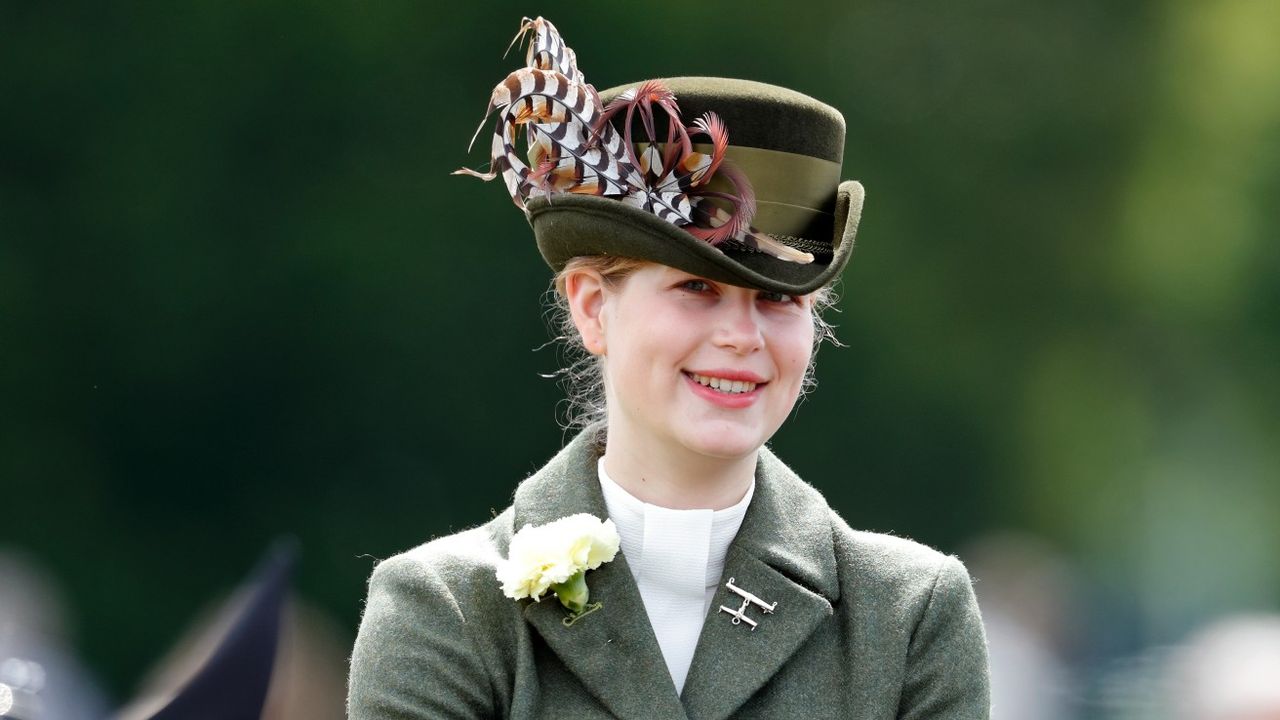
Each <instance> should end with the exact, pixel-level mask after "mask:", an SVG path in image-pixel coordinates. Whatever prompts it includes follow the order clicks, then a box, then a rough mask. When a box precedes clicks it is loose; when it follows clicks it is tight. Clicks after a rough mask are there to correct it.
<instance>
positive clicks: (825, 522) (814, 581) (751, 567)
mask: <svg viewBox="0 0 1280 720" xmlns="http://www.w3.org/2000/svg"><path fill="white" fill-rule="evenodd" d="M830 517H831V511H830V509H829V507H828V505H827V503H826V501H825V500H824V499H823V498H822V495H821V494H819V493H818V491H817V490H815V489H813V488H812V487H811V486H809V485H807V484H806V483H804V482H803V481H802V480H801V479H800V478H799V477H797V476H796V475H795V473H793V472H792V471H791V470H790V468H788V467H787V466H786V465H784V464H783V463H782V462H781V461H780V460H778V459H777V457H775V456H774V455H773V453H772V452H770V451H769V450H768V449H767V448H761V449H760V459H759V462H758V463H757V465H756V489H755V495H754V496H753V497H752V499H751V504H750V505H749V506H748V507H747V512H746V515H744V516H743V519H742V526H741V528H739V530H738V534H737V536H736V537H735V538H734V540H733V542H732V543H730V545H729V551H728V554H727V556H726V557H725V569H724V575H723V576H722V577H721V578H720V586H719V588H718V589H717V591H716V595H715V598H714V599H713V600H712V603H711V609H710V611H709V612H708V613H707V618H706V621H705V623H704V624H703V626H702V634H701V635H700V636H699V638H698V645H697V647H696V649H695V650H694V655H693V661H692V665H691V666H690V669H689V676H688V678H687V679H686V681H685V686H684V692H683V694H682V700H683V704H684V707H685V710H686V712H687V714H688V717H689V718H690V719H691V720H723V718H727V717H729V716H730V715H732V714H733V713H734V711H736V710H737V709H738V708H739V707H740V706H741V705H742V704H743V703H744V702H746V700H747V699H748V698H750V697H751V696H752V695H754V694H755V693H756V692H757V691H758V690H759V689H760V688H761V687H762V686H763V685H764V684H765V683H766V682H767V681H768V680H769V678H771V677H772V676H773V675H774V674H775V673H776V672H777V671H778V669H779V668H781V667H782V665H783V664H784V663H785V662H786V661H787V659H788V658H790V657H791V656H792V655H793V654H794V653H795V652H796V651H797V650H798V649H800V647H801V646H802V645H803V644H804V642H805V641H806V640H807V639H808V638H809V636H810V635H811V634H813V632H814V630H816V629H817V628H818V626H819V625H820V624H821V623H822V622H823V621H824V620H826V619H827V618H829V617H831V615H832V613H833V609H832V606H833V604H834V603H835V602H836V601H837V600H838V599H839V596H840V589H839V588H840V586H839V582H838V580H837V568H836V560H835V551H834V549H833V546H832V540H831V533H832V528H831V520H830ZM730 578H733V584H734V585H735V586H736V587H738V588H741V589H743V590H745V591H747V592H750V593H752V594H753V595H756V596H757V597H759V598H760V599H762V600H763V601H765V602H767V603H774V602H776V603H777V605H776V607H775V608H774V610H773V612H772V613H769V614H765V613H764V612H763V608H761V607H759V606H758V605H756V604H754V603H749V604H748V607H747V608H746V610H745V613H746V615H747V616H748V617H750V618H751V619H753V620H755V621H756V622H757V623H758V625H757V626H756V628H755V629H754V630H753V629H752V628H751V626H750V625H749V624H748V623H746V622H745V621H743V622H742V623H740V624H738V625H734V624H733V622H732V620H733V617H732V616H731V615H730V614H729V613H726V612H721V611H720V606H722V605H723V606H725V607H728V608H730V609H732V610H738V609H739V608H740V607H741V606H742V603H743V597H742V596H741V595H739V594H737V593H735V592H733V591H731V590H730V589H729V588H728V587H726V582H727V581H728V580H729V579H730Z"/></svg>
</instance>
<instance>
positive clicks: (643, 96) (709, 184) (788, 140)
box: [458, 18, 863, 295]
mask: <svg viewBox="0 0 1280 720" xmlns="http://www.w3.org/2000/svg"><path fill="white" fill-rule="evenodd" d="M529 31H533V33H534V40H533V42H532V43H531V44H530V46H529V50H528V55H527V64H528V67H526V68H522V69H521V70H517V71H516V72H514V73H512V74H511V75H510V76H508V78H507V79H506V80H505V81H504V82H503V83H502V84H499V85H498V86H497V87H496V88H495V89H494V92H493V97H492V100H491V103H490V112H493V111H494V110H500V111H501V112H500V114H499V118H498V123H497V127H496V128H495V131H494V136H493V141H492V151H493V164H492V167H491V170H490V172H489V173H485V174H481V173H478V172H475V171H471V170H465V169H464V170H460V171H458V172H460V173H465V174H470V175H474V176H478V177H481V178H484V179H486V180H487V179H493V178H495V177H497V176H498V175H499V174H501V175H502V177H503V179H504V181H505V182H506V185H507V188H508V191H509V192H510V193H511V196H512V199H513V200H514V202H515V204H516V205H517V206H518V207H521V208H522V209H524V210H525V213H526V215H527V217H528V219H529V223H530V225H531V226H532V227H533V230H534V235H535V237H536V239H537V244H538V250H539V251H540V252H541V253H542V257H543V259H544V260H546V262H547V264H548V265H550V266H551V268H552V269H553V270H556V271H559V270H560V269H562V268H563V267H564V266H565V264H566V263H567V262H568V261H569V260H570V259H571V258H574V257H577V256H582V255H615V256H621V257H634V258H639V259H645V260H652V261H654V262H658V263H662V264H664V265H669V266H671V267H675V268H680V269H682V270H686V271H688V272H690V273H693V274H696V275H700V276H703V277H707V278H710V279H712V280H717V281H720V282H726V283H730V284H734V285H741V286H745V287H753V288H759V289H762V290H768V291H772V292H781V293H786V294H793V295H799V294H805V293H809V292H812V291H814V290H816V289H818V288H820V287H822V286H823V285H825V284H826V283H827V282H829V281H831V280H832V279H833V278H834V277H836V276H837V275H838V274H839V273H840V271H841V270H843V269H844V266H845V264H846V263H847V262H848V260H849V253H850V251H851V250H852V248H853V240H854V235H855V234H856V232H857V228H858V221H859V219H860V217H861V214H862V201H863V189H862V185H861V184H859V183H858V182H856V181H852V180H851V181H845V182H840V172H841V160H842V156H843V151H844V118H843V117H842V116H841V115H840V113H839V112H838V111H837V110H835V109H834V108H832V107H830V106H828V105H826V104H824V103H821V102H819V101H817V100H815V99H813V98H811V97H808V96H807V95H804V94H801V93H798V92H795V91H792V90H788V89H786V88H781V87H777V86H774V85H766V84H763V83H757V82H752V81H748V80H733V79H727V78H698V77H687V78H670V79H663V80H650V81H646V82H644V83H635V84H630V85H623V86H619V87H615V88H611V89H609V90H606V91H604V92H602V93H599V94H597V93H596V91H595V89H594V88H593V87H591V86H590V85H588V84H586V82H585V80H584V78H583V76H582V73H581V72H579V71H578V69H577V66H576V58H575V56H574V53H573V51H572V50H571V49H569V48H568V47H567V46H566V45H564V43H563V41H562V40H561V39H560V37H559V35H558V34H557V33H556V31H555V28H554V27H553V26H552V25H551V24H550V23H549V22H547V21H545V20H543V19H542V18H538V19H537V20H529V19H527V18H526V19H525V21H524V23H523V24H522V26H521V32H520V34H519V35H517V39H519V38H520V37H521V36H522V35H524V34H525V33H526V32H529ZM695 117H696V118H697V120H695V121H694V122H693V124H692V125H687V123H688V119H689V118H695ZM637 126H639V128H640V129H639V130H637V129H636V128H637ZM521 128H523V129H524V131H525V135H526V139H527V144H528V148H529V150H528V158H529V164H527V165H526V164H525V163H524V162H523V160H522V159H521V157H520V156H519V155H517V154H516V153H515V152H514V150H515V141H516V138H517V135H518V134H519V131H520V129H521ZM641 135H643V136H641ZM698 135H702V136H704V137H705V139H706V140H707V142H701V143H699V142H696V141H695V140H694V138H695V137H697V136H698ZM663 138H665V140H666V141H665V142H662V141H661V140H662V139H663Z"/></svg>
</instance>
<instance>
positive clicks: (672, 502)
mask: <svg viewBox="0 0 1280 720" xmlns="http://www.w3.org/2000/svg"><path fill="white" fill-rule="evenodd" d="M607 433H608V434H607V438H608V439H607V441H606V444H605V452H604V466H605V471H606V472H608V473H609V478H610V479H612V480H613V481H614V482H615V483H617V484H618V485H620V486H621V487H622V488H623V489H624V490H626V491H627V492H629V493H631V494H632V495H633V496H635V497H636V498H638V499H640V500H641V501H643V502H647V503H649V504H650V505H657V506H659V507H664V508H670V509H673V510H692V509H710V510H723V509H725V508H727V507H732V506H733V505H735V504H737V503H738V502H739V501H740V500H742V498H743V496H745V495H746V494H747V488H749V487H751V481H752V479H753V478H754V477H755V471H756V458H757V455H759V450H757V451H755V452H753V453H750V454H749V455H746V456H744V457H741V458H718V457H709V456H707V455H702V454H699V453H695V452H693V451H691V450H689V449H688V448H684V447H678V446H677V447H671V444H670V443H664V442H661V441H659V440H657V439H654V438H647V437H644V438H642V437H637V436H635V435H634V434H633V433H625V432H617V431H615V429H614V428H613V427H612V426H611V427H610V428H609V429H608V431H607Z"/></svg>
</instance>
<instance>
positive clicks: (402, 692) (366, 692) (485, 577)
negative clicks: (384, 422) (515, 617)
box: [347, 508, 514, 720]
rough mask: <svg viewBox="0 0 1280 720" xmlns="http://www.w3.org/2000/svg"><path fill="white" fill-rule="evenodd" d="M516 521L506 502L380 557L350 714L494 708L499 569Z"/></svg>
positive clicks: (358, 646) (358, 647)
mask: <svg viewBox="0 0 1280 720" xmlns="http://www.w3.org/2000/svg"><path fill="white" fill-rule="evenodd" d="M510 525H511V509H510V508H508V509H507V510H506V511H504V512H503V513H502V514H500V515H498V516H496V517H494V518H493V519H492V520H490V521H489V522H487V523H485V524H483V525H479V526H476V527H473V528H470V529H467V530H462V531H459V532H456V533H453V534H450V535H445V536H442V537H438V538H435V539H433V540H430V541H428V542H425V543H423V544H421V545H419V546H417V547H415V548H413V549H411V550H407V551H405V552H402V553H400V554H398V555H395V556H392V557H390V558H387V559H386V560H383V561H382V562H380V563H378V565H377V566H376V567H375V568H374V570H373V574H372V575H371V576H370V578H369V594H368V599H367V601H366V603H365V608H364V613H363V616H362V617H361V621H360V630H359V632H358V634H357V636H356V642H355V647H354V648H353V651H352V656H351V667H350V676H349V677H348V699H347V702H348V708H347V709H348V714H349V717H351V718H352V719H353V720H356V719H359V720H364V719H366V718H369V719H372V718H384V717H408V716H413V717H418V716H419V715H422V716H431V717H436V716H450V717H452V716H456V715H465V716H471V715H487V714H492V713H493V712H494V710H493V709H494V707H495V701H496V700H495V699H496V697H497V692H496V690H495V689H494V687H493V685H492V679H491V678H492V669H493V668H494V667H495V665H496V664H497V662H498V660H497V658H498V657H499V652H500V649H499V647H497V643H496V642H495V637H498V636H501V635H503V634H504V633H505V630H506V628H500V627H497V626H502V625H503V624H504V622H506V621H507V620H508V618H506V617H505V616H504V614H503V613H502V612H501V610H502V609H503V607H504V606H503V605H502V604H501V603H500V599H501V598H502V597H503V596H502V593H501V590H500V587H499V584H498V581H497V578H496V575H495V572H496V566H497V562H498V560H500V559H501V557H502V554H503V553H505V551H506V546H507V544H508V543H509V540H510ZM512 607H514V605H512ZM507 609H510V608H507ZM495 629H496V630H495Z"/></svg>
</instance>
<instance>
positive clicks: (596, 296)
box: [564, 268, 605, 355]
mask: <svg viewBox="0 0 1280 720" xmlns="http://www.w3.org/2000/svg"><path fill="white" fill-rule="evenodd" d="M564 294H565V296H566V299H567V300H568V301H569V312H570V314H571V315H572V316H573V324H574V325H575V326H577V328H578V334H579V335H581V336H582V345H583V347H585V348H586V349H587V352H589V353H591V354H592V355H604V354H605V342H604V278H603V277H601V275H600V273H598V272H596V271H595V270H589V269H586V268H582V269H578V270H572V271H570V272H569V274H568V275H567V276H565V279H564Z"/></svg>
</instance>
